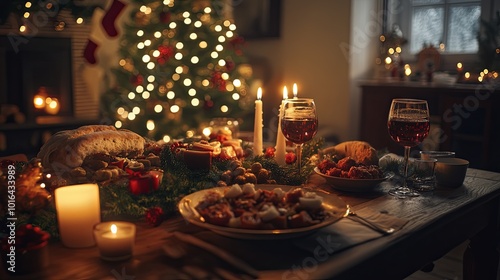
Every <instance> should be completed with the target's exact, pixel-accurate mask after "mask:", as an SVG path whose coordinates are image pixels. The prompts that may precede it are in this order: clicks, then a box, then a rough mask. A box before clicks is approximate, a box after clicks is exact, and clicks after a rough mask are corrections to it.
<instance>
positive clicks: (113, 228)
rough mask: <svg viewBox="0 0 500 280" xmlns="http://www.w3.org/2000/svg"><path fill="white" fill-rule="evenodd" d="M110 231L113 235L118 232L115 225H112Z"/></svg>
mask: <svg viewBox="0 0 500 280" xmlns="http://www.w3.org/2000/svg"><path fill="white" fill-rule="evenodd" d="M110 229H111V233H113V234H116V232H117V231H118V227H117V226H116V225H115V224H112V225H111V228H110Z"/></svg>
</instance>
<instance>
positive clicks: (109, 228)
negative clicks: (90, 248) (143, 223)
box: [94, 221, 135, 261]
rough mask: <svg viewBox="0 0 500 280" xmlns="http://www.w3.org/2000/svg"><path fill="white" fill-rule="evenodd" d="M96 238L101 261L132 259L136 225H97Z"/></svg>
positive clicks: (124, 223) (117, 223)
mask: <svg viewBox="0 0 500 280" xmlns="http://www.w3.org/2000/svg"><path fill="white" fill-rule="evenodd" d="M94 238H95V241H96V243H97V247H98V248H99V255H100V256H101V259H103V260H106V261H121V260H126V259H129V258H130V257H132V255H133V251H134V243H135V225H134V224H132V223H127V222H113V221H112V222H104V223H100V224H97V225H95V227H94Z"/></svg>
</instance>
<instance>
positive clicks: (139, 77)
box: [130, 74, 144, 86]
mask: <svg viewBox="0 0 500 280" xmlns="http://www.w3.org/2000/svg"><path fill="white" fill-rule="evenodd" d="M130 82H131V83H132V85H134V86H139V85H142V82H144V78H143V77H142V75H140V74H138V75H133V76H132V77H130Z"/></svg>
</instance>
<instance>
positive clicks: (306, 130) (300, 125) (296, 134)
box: [281, 98, 318, 174]
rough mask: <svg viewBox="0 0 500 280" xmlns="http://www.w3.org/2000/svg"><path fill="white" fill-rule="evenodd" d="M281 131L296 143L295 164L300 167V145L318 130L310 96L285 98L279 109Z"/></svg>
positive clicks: (314, 108) (313, 104)
mask: <svg viewBox="0 0 500 280" xmlns="http://www.w3.org/2000/svg"><path fill="white" fill-rule="evenodd" d="M281 131H282V132H283V135H284V136H285V138H286V139H287V140H288V141H290V142H292V143H294V144H295V145H296V156H297V166H298V168H299V174H300V170H301V169H302V145H303V144H304V143H306V142H307V141H309V140H311V139H312V138H313V137H314V135H316V133H317V132H318V116H317V114H316V105H315V103H314V100H313V99H311V98H294V99H287V100H285V102H284V104H283V108H282V110H281Z"/></svg>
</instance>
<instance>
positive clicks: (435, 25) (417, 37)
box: [410, 7, 444, 53]
mask: <svg viewBox="0 0 500 280" xmlns="http://www.w3.org/2000/svg"><path fill="white" fill-rule="evenodd" d="M443 21H444V8H442V7H422V8H414V9H413V17H412V23H411V39H410V44H411V45H410V52H411V53H417V52H419V51H420V50H422V48H423V47H424V45H434V46H436V47H437V46H439V43H441V41H442V40H443V27H444V22H443Z"/></svg>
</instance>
